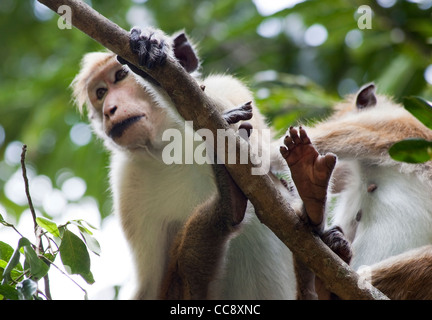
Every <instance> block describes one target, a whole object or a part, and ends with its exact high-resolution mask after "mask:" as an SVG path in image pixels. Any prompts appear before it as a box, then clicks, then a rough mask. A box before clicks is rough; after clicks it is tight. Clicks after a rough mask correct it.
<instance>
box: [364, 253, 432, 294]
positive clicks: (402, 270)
mask: <svg viewBox="0 0 432 320" xmlns="http://www.w3.org/2000/svg"><path fill="white" fill-rule="evenodd" d="M360 275H364V272H361V271H360ZM371 275H372V281H371V283H372V285H373V286H375V287H376V288H378V289H379V290H381V292H383V293H384V294H385V295H387V297H389V298H390V299H394V300H429V299H432V246H424V247H421V248H418V249H414V250H411V251H408V252H406V253H402V254H400V255H397V256H394V257H391V258H389V259H386V260H384V261H382V262H379V263H378V264H376V265H373V266H371Z"/></svg>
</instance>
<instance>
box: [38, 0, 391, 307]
mask: <svg viewBox="0 0 432 320" xmlns="http://www.w3.org/2000/svg"><path fill="white" fill-rule="evenodd" d="M38 1H39V2H41V3H43V4H45V5H46V6H48V7H49V8H51V9H52V10H53V11H55V12H57V11H58V7H59V6H61V5H67V6H69V7H70V8H71V9H72V13H73V15H72V21H71V23H72V24H73V25H74V26H75V27H76V28H78V29H80V30H81V31H83V32H84V33H86V34H87V35H89V36H90V37H92V38H93V39H95V40H96V41H97V42H99V43H100V44H102V45H103V46H104V47H106V48H108V49H109V50H111V51H113V52H115V53H116V54H118V55H120V56H121V57H123V58H124V59H126V60H128V61H129V62H131V63H132V64H135V65H136V66H137V67H138V68H140V69H142V70H144V71H145V72H147V73H148V74H149V75H151V76H152V77H153V78H154V79H156V80H157V81H158V82H159V83H160V84H161V85H162V87H163V88H164V89H165V90H166V92H167V93H168V95H169V96H170V98H171V99H172V101H173V103H174V104H175V105H176V107H177V109H178V111H179V113H180V114H181V115H182V116H183V118H184V119H186V120H192V121H193V124H194V129H195V130H197V129H201V128H207V129H209V130H211V131H212V132H213V133H214V134H215V136H216V132H217V129H228V126H227V124H226V123H225V121H223V119H222V117H221V116H220V115H219V114H218V113H217V112H214V110H215V105H216V102H215V101H212V100H211V99H209V98H208V97H207V96H206V94H205V91H204V92H203V90H202V89H201V88H200V87H199V85H198V84H197V82H196V81H195V80H194V79H193V78H192V77H191V76H190V75H189V74H188V73H187V72H186V71H184V69H183V68H182V67H181V66H180V65H179V64H178V63H177V61H175V60H173V59H168V60H167V62H166V64H165V65H164V66H163V67H156V68H154V69H146V68H144V67H140V66H139V63H138V58H137V56H136V55H135V54H134V53H132V52H131V51H130V49H129V37H128V33H127V32H126V31H125V30H123V29H122V28H120V27H119V26H117V25H116V24H114V23H113V22H111V21H110V20H108V19H107V18H105V17H103V16H102V15H100V14H99V13H97V12H96V11H95V10H93V9H92V8H91V7H90V6H88V5H87V4H85V3H83V2H81V1H77V0H38ZM239 143H240V139H237V148H236V150H237V152H238V151H239V150H240V147H239ZM225 149H226V152H228V148H225ZM227 158H228V157H226V159H227ZM237 159H240V155H239V153H238V154H237ZM239 163H240V162H239V161H238V162H237V163H236V164H226V167H227V168H228V170H229V172H230V174H231V175H232V177H233V179H234V180H235V181H236V183H237V185H238V186H239V187H240V188H241V189H242V191H243V192H244V194H245V195H246V196H247V197H248V198H249V200H250V201H251V202H252V204H253V205H254V207H255V211H256V214H257V216H258V218H259V219H260V221H261V222H262V223H264V224H265V225H266V226H268V227H269V228H270V229H271V230H272V231H273V232H274V233H275V234H276V235H277V236H278V237H279V239H280V240H281V241H283V242H284V243H285V245H287V246H288V248H289V249H290V250H291V251H292V252H293V253H294V254H295V255H296V257H297V258H298V259H300V260H301V261H303V262H304V263H305V264H306V265H307V266H308V267H309V268H310V269H311V270H313V271H314V272H315V273H316V275H317V276H318V277H320V278H321V279H322V280H323V282H324V283H325V284H326V286H327V288H328V289H329V290H330V291H332V292H334V293H335V294H337V295H338V296H339V297H341V298H342V299H385V298H386V297H385V295H383V294H382V293H381V292H380V291H378V290H377V289H375V288H374V287H372V286H370V285H364V286H361V287H359V286H358V282H359V276H358V274H357V273H356V272H354V271H353V270H352V269H351V268H350V267H349V266H348V265H347V264H345V263H344V262H343V261H342V260H341V259H340V258H339V257H338V256H337V255H336V254H335V253H333V252H332V251H331V250H330V249H329V248H328V247H327V246H326V245H325V244H324V243H323V242H322V241H321V239H320V238H319V237H318V236H315V235H314V234H313V233H312V232H311V230H310V228H309V226H307V225H306V224H304V223H303V222H302V221H301V220H300V219H299V218H298V217H297V215H296V214H295V212H294V210H293V209H292V207H291V206H290V204H289V203H288V202H287V200H286V199H284V198H283V197H282V196H281V194H280V193H279V191H278V190H277V188H275V186H274V184H273V182H272V180H271V179H270V177H269V176H268V175H251V172H252V171H251V170H252V168H253V164H252V161H250V159H249V161H248V163H247V164H239ZM264 190H265V191H264Z"/></svg>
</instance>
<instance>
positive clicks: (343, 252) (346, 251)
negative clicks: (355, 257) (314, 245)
mask: <svg viewBox="0 0 432 320" xmlns="http://www.w3.org/2000/svg"><path fill="white" fill-rule="evenodd" d="M321 239H322V241H323V242H324V243H325V244H326V245H327V246H328V247H329V248H330V249H332V251H333V252H334V253H336V254H337V255H338V256H339V257H340V258H341V259H342V260H343V261H345V262H346V263H348V264H349V263H350V261H351V258H352V250H351V245H350V243H349V241H348V240H347V239H346V238H345V235H344V233H343V231H342V229H341V228H340V227H338V226H333V227H331V228H330V229H328V230H326V231H324V233H323V234H322V235H321Z"/></svg>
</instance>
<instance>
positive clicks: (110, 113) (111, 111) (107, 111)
mask: <svg viewBox="0 0 432 320" xmlns="http://www.w3.org/2000/svg"><path fill="white" fill-rule="evenodd" d="M117 109H118V108H117V106H110V107H108V108H106V109H104V116H105V118H107V119H109V118H111V117H112V116H113V115H114V114H115V113H116V111H117Z"/></svg>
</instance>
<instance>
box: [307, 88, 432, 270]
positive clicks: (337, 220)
mask: <svg viewBox="0 0 432 320" xmlns="http://www.w3.org/2000/svg"><path fill="white" fill-rule="evenodd" d="M377 101H378V102H377V105H376V106H371V107H369V108H366V109H364V110H360V111H358V110H356V108H355V105H354V104H353V103H352V102H351V103H349V102H348V103H345V104H344V105H342V108H341V109H340V111H339V112H338V113H336V114H335V115H334V116H333V117H331V118H330V119H329V120H328V121H325V122H323V123H321V124H318V125H317V126H316V127H315V128H313V129H311V130H310V131H308V132H309V136H311V138H312V142H313V143H314V141H315V142H317V143H316V146H317V148H318V149H319V150H320V152H333V153H335V154H336V155H337V156H338V158H339V160H338V161H339V165H341V164H343V165H344V166H345V167H348V168H349V169H350V170H349V171H350V172H351V175H350V176H349V178H348V179H347V181H348V183H347V185H346V187H345V190H344V191H343V192H342V193H341V194H340V197H339V200H338V202H337V205H336V207H335V210H334V217H333V221H332V224H333V225H339V226H341V227H342V229H343V230H344V232H345V234H346V236H347V237H348V239H349V240H351V241H352V249H353V259H352V263H351V265H352V267H353V268H354V269H357V268H359V267H360V266H361V265H371V264H374V263H377V262H379V261H381V260H384V259H386V258H388V257H390V256H394V255H396V254H399V253H402V252H404V251H407V250H409V249H413V248H416V247H419V246H423V245H426V244H431V243H432V181H431V177H432V163H431V162H428V163H425V164H419V165H414V164H407V163H401V162H397V161H395V160H393V159H391V158H390V156H389V154H388V148H389V147H390V146H391V144H392V143H394V142H397V141H399V140H402V139H404V138H410V137H411V135H413V134H415V135H417V134H418V135H422V137H424V138H426V139H429V140H430V139H431V138H432V132H431V131H430V130H428V129H427V128H426V127H424V126H423V125H422V124H421V123H420V122H419V121H418V120H416V119H415V118H414V117H413V116H412V115H411V114H409V113H408V112H407V111H406V110H405V109H404V108H403V107H401V106H400V105H397V104H395V103H393V102H391V101H390V100H389V99H387V98H385V97H383V96H377ZM414 128H415V129H418V130H417V131H413V129H414ZM414 132H415V133H414ZM386 145H387V147H385V146H386ZM372 184H374V185H376V187H377V188H376V189H375V190H374V191H372V190H369V192H368V187H369V186H370V185H372ZM360 210H361V219H360V221H357V220H356V217H357V215H358V213H359V211H360Z"/></svg>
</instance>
